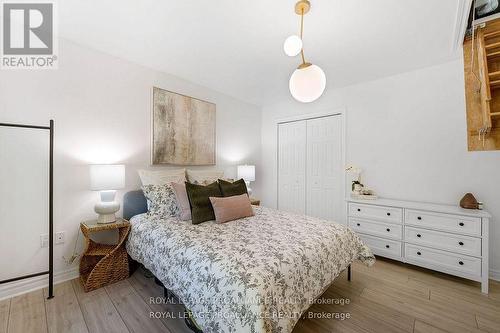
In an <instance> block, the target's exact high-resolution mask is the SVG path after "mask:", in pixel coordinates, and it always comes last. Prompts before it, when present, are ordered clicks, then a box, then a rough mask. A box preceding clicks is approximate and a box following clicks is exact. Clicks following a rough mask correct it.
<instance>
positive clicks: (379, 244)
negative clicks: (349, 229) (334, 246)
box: [359, 234, 402, 259]
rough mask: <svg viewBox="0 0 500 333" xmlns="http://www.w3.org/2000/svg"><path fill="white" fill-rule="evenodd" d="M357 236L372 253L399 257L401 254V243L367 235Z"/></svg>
mask: <svg viewBox="0 0 500 333" xmlns="http://www.w3.org/2000/svg"><path fill="white" fill-rule="evenodd" d="M359 237H361V239H362V240H363V242H365V244H366V245H368V247H369V248H370V249H371V250H372V251H373V253H374V254H377V255H381V256H382V257H385V256H387V257H389V258H399V259H401V256H402V243H401V242H398V241H394V240H388V239H383V238H378V237H373V236H368V235H363V234H360V235H359Z"/></svg>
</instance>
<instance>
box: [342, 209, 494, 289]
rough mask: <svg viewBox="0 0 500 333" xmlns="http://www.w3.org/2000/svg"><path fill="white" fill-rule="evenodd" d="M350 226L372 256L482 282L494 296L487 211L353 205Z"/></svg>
mask: <svg viewBox="0 0 500 333" xmlns="http://www.w3.org/2000/svg"><path fill="white" fill-rule="evenodd" d="M347 216H348V223H349V226H350V227H351V228H352V229H353V230H355V231H356V232H357V233H359V235H360V236H361V238H362V239H363V240H364V241H365V243H366V244H367V245H368V246H369V247H370V248H371V249H372V251H373V252H374V253H375V254H376V255H379V256H382V257H387V258H391V259H395V260H399V261H402V262H407V263H410V264H413V265H417V266H422V267H426V268H430V269H433V270H436V271H440V272H444V273H448V274H451V275H456V276H460V277H463V278H467V279H470V280H474V281H479V282H481V291H482V292H483V293H488V274H489V265H488V235H489V232H488V230H489V229H488V227H489V219H490V217H491V215H490V214H488V213H487V212H485V211H481V210H468V209H463V208H460V207H458V206H448V205H437V204H429V203H420V202H411V201H399V200H390V199H377V200H354V199H348V200H347Z"/></svg>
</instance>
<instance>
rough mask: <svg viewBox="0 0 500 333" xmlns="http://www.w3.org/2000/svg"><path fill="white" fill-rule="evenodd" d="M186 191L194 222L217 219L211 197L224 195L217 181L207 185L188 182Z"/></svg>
mask: <svg viewBox="0 0 500 333" xmlns="http://www.w3.org/2000/svg"><path fill="white" fill-rule="evenodd" d="M186 192H187V196H188V198H189V204H190V206H191V221H192V223H193V224H199V223H202V222H205V221H211V220H215V215H214V210H213V208H212V204H211V203H210V199H209V197H222V194H221V192H220V188H219V184H218V183H217V182H215V183H212V184H209V185H206V186H203V185H196V184H191V183H187V182H186Z"/></svg>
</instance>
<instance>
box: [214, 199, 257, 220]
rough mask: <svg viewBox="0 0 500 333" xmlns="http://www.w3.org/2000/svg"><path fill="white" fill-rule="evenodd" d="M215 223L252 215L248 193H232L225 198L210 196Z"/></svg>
mask: <svg viewBox="0 0 500 333" xmlns="http://www.w3.org/2000/svg"><path fill="white" fill-rule="evenodd" d="M210 202H211V203H212V207H213V209H214V214H215V221H217V223H224V222H229V221H233V220H237V219H241V218H244V217H249V216H254V215H255V213H254V212H253V209H252V205H251V204H250V198H249V197H248V194H246V193H244V194H241V195H234V196H231V197H225V198H215V197H210Z"/></svg>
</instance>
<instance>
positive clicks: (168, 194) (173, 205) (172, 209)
mask: <svg viewBox="0 0 500 333" xmlns="http://www.w3.org/2000/svg"><path fill="white" fill-rule="evenodd" d="M142 191H143V192H144V196H145V197H146V200H147V202H148V215H150V216H159V217H170V216H177V215H178V214H179V208H178V207H177V200H176V198H175V194H174V190H173V188H172V186H171V185H170V184H161V185H143V186H142Z"/></svg>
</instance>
